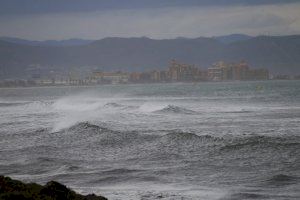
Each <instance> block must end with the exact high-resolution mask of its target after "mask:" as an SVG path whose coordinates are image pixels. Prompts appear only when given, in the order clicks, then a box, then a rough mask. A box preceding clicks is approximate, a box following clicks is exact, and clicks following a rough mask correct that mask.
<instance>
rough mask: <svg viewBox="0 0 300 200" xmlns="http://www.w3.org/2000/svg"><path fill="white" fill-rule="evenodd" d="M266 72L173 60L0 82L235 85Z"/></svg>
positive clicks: (236, 65) (6, 84) (233, 65)
mask: <svg viewBox="0 0 300 200" xmlns="http://www.w3.org/2000/svg"><path fill="white" fill-rule="evenodd" d="M267 79H269V72H268V70H267V69H250V67H249V66H248V64H247V63H246V62H243V61H242V62H239V63H225V62H222V61H221V62H218V63H215V64H213V65H212V66H211V67H209V68H208V69H205V70H203V69H200V68H198V67H196V66H195V65H189V64H184V63H180V62H177V61H176V60H172V61H171V62H170V64H169V66H168V68H167V69H166V70H153V71H148V72H131V73H129V72H121V71H116V72H103V71H93V72H91V73H90V74H87V75H85V76H78V75H75V74H74V73H68V75H65V76H61V75H60V76H57V75H55V74H54V73H49V76H48V77H47V78H41V77H40V76H37V75H35V76H33V77H32V78H31V79H30V80H6V81H5V82H3V81H2V82H1V81H0V87H1V86H2V87H3V86H4V87H10V86H43V85H96V84H126V83H164V82H200V81H234V80H240V81H242V80H267Z"/></svg>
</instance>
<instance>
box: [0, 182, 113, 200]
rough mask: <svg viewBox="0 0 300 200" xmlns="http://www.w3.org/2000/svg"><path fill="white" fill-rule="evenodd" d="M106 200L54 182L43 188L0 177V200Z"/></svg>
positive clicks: (34, 184)
mask: <svg viewBox="0 0 300 200" xmlns="http://www.w3.org/2000/svg"><path fill="white" fill-rule="evenodd" d="M15 199H20V200H40V199H43V200H107V199H106V198H105V197H102V196H96V195H95V194H89V195H86V196H84V195H81V194H77V193H75V192H74V191H73V190H71V189H69V188H67V187H66V186H65V185H62V184H60V183H58V182H55V181H50V182H48V183H47V184H46V185H45V186H41V185H39V184H36V183H28V184H25V183H22V182H21V181H17V180H13V179H11V178H9V177H4V176H0V200H15Z"/></svg>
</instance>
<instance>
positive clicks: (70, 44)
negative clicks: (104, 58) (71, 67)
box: [0, 37, 94, 46]
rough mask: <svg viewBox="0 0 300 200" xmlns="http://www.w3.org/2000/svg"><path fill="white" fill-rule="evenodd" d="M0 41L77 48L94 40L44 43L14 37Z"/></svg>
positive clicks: (2, 38) (0, 38)
mask: <svg viewBox="0 0 300 200" xmlns="http://www.w3.org/2000/svg"><path fill="white" fill-rule="evenodd" d="M0 40H2V41H6V42H12V43H15V44H25V45H30V46H77V45H86V44H90V43H92V42H93V41H94V40H84V39H77V38H73V39H68V40H45V41H35V40H34V41H33V40H25V39H20V38H14V37H0Z"/></svg>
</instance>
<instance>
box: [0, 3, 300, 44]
mask: <svg viewBox="0 0 300 200" xmlns="http://www.w3.org/2000/svg"><path fill="white" fill-rule="evenodd" d="M232 33H243V34H249V35H290V34H300V0H0V36H10V37H20V38H25V39H31V40H45V39H58V40H60V39H69V38H84V39H101V38H104V37H141V36H146V37H150V38H156V39H160V38H176V37H190V38H194V37H199V36H208V37H211V36H218V35H226V34H232Z"/></svg>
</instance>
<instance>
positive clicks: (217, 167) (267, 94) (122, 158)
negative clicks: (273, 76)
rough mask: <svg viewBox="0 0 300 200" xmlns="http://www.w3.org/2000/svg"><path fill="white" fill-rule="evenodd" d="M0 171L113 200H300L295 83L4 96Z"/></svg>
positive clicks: (23, 91)
mask: <svg viewBox="0 0 300 200" xmlns="http://www.w3.org/2000/svg"><path fill="white" fill-rule="evenodd" d="M0 174H3V175H7V176H11V177H13V178H16V179H20V180H23V181H26V182H38V183H41V184H44V183H46V182H47V181H50V180H56V181H59V182H61V183H64V184H66V185H67V186H69V187H71V188H72V189H74V190H75V191H78V192H81V193H83V194H87V193H92V192H93V193H96V194H102V195H104V196H106V197H108V198H109V199H111V200H117V199H120V200H121V199H122V200H129V199H133V200H137V199H143V200H148V199H168V200H171V199H193V200H194V199H197V200H198V199H205V200H211V199H218V200H232V199H233V200H235V199H236V200H239V199H300V191H299V188H300V81H264V82H224V83H195V84H192V83H191V84H187V83H174V84H145V85H105V86H90V87H44V88H16V89H0Z"/></svg>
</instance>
